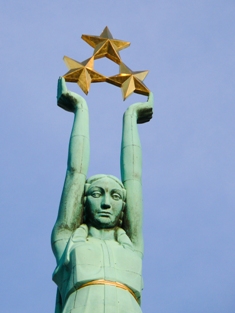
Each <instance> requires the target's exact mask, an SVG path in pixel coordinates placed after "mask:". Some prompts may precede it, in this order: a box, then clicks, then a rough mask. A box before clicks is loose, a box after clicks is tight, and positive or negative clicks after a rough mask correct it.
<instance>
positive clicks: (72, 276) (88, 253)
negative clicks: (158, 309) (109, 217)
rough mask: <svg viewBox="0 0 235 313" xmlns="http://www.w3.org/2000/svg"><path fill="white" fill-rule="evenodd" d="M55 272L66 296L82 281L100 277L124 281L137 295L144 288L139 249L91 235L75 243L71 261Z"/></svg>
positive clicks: (62, 292) (59, 285) (82, 282)
mask: <svg viewBox="0 0 235 313" xmlns="http://www.w3.org/2000/svg"><path fill="white" fill-rule="evenodd" d="M55 276H57V278H56V277H54V280H55V281H56V280H59V281H60V283H59V284H58V283H57V284H58V287H59V289H60V291H61V294H62V295H64V300H65V298H67V297H68V296H69V294H71V293H72V292H73V291H75V290H77V289H78V288H79V287H81V286H82V285H83V284H85V283H87V282H90V281H93V280H98V279H104V280H109V281H113V282H119V283H122V284H124V285H126V286H128V287H129V288H130V289H132V290H133V292H134V293H135V294H136V295H137V297H138V298H139V297H140V294H141V290H142V288H143V283H142V259H141V258H140V257H139V255H138V253H136V252H135V251H133V250H132V249H131V248H130V247H124V246H123V245H121V244H120V243H118V242H116V241H112V240H99V239H96V238H92V237H89V238H87V240H86V241H85V242H78V243H74V244H73V246H72V247H71V248H70V253H69V263H68V264H67V265H66V266H63V267H62V268H61V267H60V270H59V271H58V272H57V273H56V275H55ZM58 276H59V277H58ZM55 278H56V279H55ZM59 281H58V282H59Z"/></svg>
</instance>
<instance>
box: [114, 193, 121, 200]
mask: <svg viewBox="0 0 235 313" xmlns="http://www.w3.org/2000/svg"><path fill="white" fill-rule="evenodd" d="M112 198H113V200H117V201H118V200H120V199H122V197H121V195H119V194H118V193H116V192H114V193H113V194H112Z"/></svg>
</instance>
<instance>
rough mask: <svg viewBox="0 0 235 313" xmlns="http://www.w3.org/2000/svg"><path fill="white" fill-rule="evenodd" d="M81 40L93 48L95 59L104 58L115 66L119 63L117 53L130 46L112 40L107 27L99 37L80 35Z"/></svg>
mask: <svg viewBox="0 0 235 313" xmlns="http://www.w3.org/2000/svg"><path fill="white" fill-rule="evenodd" d="M82 39H83V40H84V41H86V42H87V43H88V44H89V45H90V46H91V47H93V48H94V53H93V56H94V58H95V59H100V58H103V57H106V58H108V59H110V60H112V61H113V62H115V63H117V64H120V63H121V57H120V54H119V51H120V50H122V49H125V48H127V47H129V46H130V42H128V41H123V40H119V39H113V36H112V34H111V32H110V30H109V29H108V27H107V26H106V27H105V29H104V30H103V32H102V33H101V34H100V36H91V35H82Z"/></svg>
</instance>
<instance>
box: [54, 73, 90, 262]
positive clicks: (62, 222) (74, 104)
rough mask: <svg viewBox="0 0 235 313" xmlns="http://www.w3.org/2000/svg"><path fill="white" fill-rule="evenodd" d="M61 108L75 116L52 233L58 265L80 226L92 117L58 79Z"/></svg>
mask: <svg viewBox="0 0 235 313" xmlns="http://www.w3.org/2000/svg"><path fill="white" fill-rule="evenodd" d="M57 101H58V105H59V106H60V107H62V108H63V109H65V110H67V111H70V112H73V113H74V122H73V128H72V133H71V137H70V143H69V152H68V163H67V171H66V177H65V182H64V187H63V192H62V196H61V200H60V206H59V212H58V217H57V220H56V223H55V226H54V228H53V231H52V236H51V242H52V249H53V252H54V254H55V257H56V260H57V262H58V261H59V259H60V258H61V256H62V254H63V252H64V249H65V247H66V245H67V242H68V240H69V238H70V236H71V234H72V232H73V231H74V230H75V229H76V228H77V227H78V226H79V225H80V224H81V222H82V214H83V203H82V198H83V192H84V184H85V181H86V175H87V170H88V164H89V153H90V146H89V115H88V108H87V104H86V101H85V99H83V98H82V97H81V96H79V95H77V94H75V93H73V92H70V91H68V90H67V87H66V83H65V80H64V78H59V81H58V93H57Z"/></svg>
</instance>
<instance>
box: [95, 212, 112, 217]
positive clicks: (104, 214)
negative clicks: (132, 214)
mask: <svg viewBox="0 0 235 313" xmlns="http://www.w3.org/2000/svg"><path fill="white" fill-rule="evenodd" d="M98 214H99V215H100V216H104V217H106V216H111V215H112V213H110V212H106V211H100V212H98Z"/></svg>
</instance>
